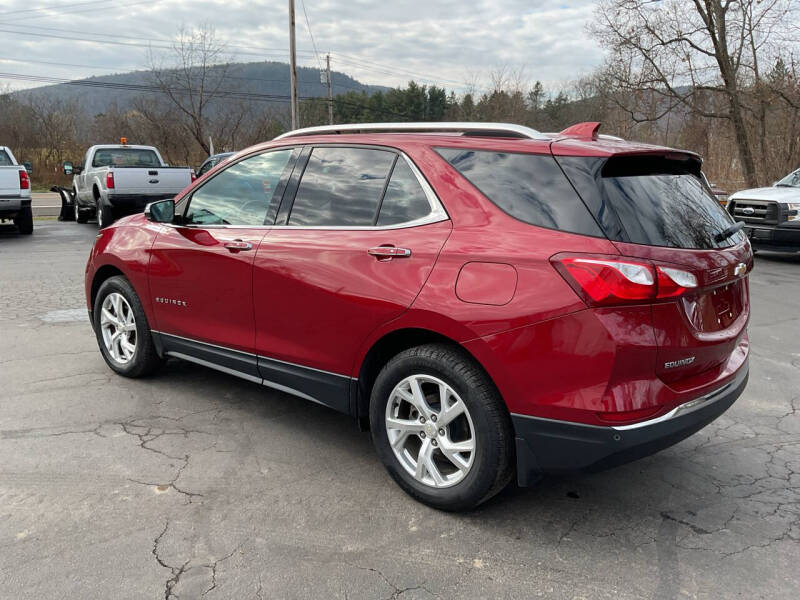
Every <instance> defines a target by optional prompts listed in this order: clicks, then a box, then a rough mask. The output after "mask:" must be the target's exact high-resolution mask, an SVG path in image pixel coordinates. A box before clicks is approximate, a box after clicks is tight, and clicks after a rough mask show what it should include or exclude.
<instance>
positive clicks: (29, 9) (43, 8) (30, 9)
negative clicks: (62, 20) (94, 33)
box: [0, 0, 111, 17]
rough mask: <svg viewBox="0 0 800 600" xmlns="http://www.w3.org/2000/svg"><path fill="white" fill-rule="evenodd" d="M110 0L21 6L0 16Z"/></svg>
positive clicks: (102, 2)
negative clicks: (32, 6)
mask: <svg viewBox="0 0 800 600" xmlns="http://www.w3.org/2000/svg"><path fill="white" fill-rule="evenodd" d="M110 1H111V0H90V1H89V2H76V3H74V4H51V5H49V6H39V7H35V8H21V9H19V10H7V11H5V12H1V13H0V17H5V16H6V15H16V14H19V13H32V12H41V11H45V10H53V9H56V8H72V7H74V6H86V5H87V4H104V3H106V2H110Z"/></svg>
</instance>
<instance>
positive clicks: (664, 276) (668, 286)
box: [656, 266, 697, 298]
mask: <svg viewBox="0 0 800 600" xmlns="http://www.w3.org/2000/svg"><path fill="white" fill-rule="evenodd" d="M656 270H657V271H658V297H659V298H674V297H675V296H680V295H681V294H683V293H684V292H685V291H686V290H690V289H692V288H696V287H697V277H695V276H694V274H693V273H689V271H684V270H683V269H674V268H672V267H662V266H658V267H656Z"/></svg>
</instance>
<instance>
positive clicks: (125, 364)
mask: <svg viewBox="0 0 800 600" xmlns="http://www.w3.org/2000/svg"><path fill="white" fill-rule="evenodd" d="M92 317H93V320H94V332H95V336H96V337H97V343H98V345H99V346H100V352H102V354H103V358H104V359H105V361H106V363H107V364H108V366H109V367H111V368H112V369H113V370H114V371H115V372H117V373H119V374H120V375H124V376H125V377H141V376H143V375H147V374H149V373H152V372H153V371H155V370H156V369H157V368H158V367H159V366H160V365H161V363H162V359H161V358H159V356H158V353H157V352H156V349H155V345H154V344H153V338H152V336H151V335H150V325H149V324H148V322H147V316H146V315H145V314H144V309H143V308H142V303H141V302H140V301H139V297H138V296H137V295H136V292H135V291H134V289H133V286H132V285H131V284H130V282H129V281H128V280H127V279H126V278H125V277H122V276H117V277H111V278H109V279H107V280H106V281H104V282H103V284H102V285H101V286H100V289H99V290H98V292H97V296H96V298H95V302H94V312H93V314H92Z"/></svg>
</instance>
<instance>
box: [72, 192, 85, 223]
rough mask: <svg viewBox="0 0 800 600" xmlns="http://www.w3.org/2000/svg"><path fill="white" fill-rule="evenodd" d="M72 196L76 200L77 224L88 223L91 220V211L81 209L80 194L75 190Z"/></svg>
mask: <svg viewBox="0 0 800 600" xmlns="http://www.w3.org/2000/svg"><path fill="white" fill-rule="evenodd" d="M72 195H73V197H74V198H75V206H74V210H75V222H76V223H80V224H83V223H86V222H87V221H88V220H89V211H88V210H87V209H85V208H81V205H80V203H79V202H78V193H77V192H76V191H75V190H74V189H73V192H72Z"/></svg>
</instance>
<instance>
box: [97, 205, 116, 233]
mask: <svg viewBox="0 0 800 600" xmlns="http://www.w3.org/2000/svg"><path fill="white" fill-rule="evenodd" d="M95 213H96V214H97V227H98V229H103V227H108V226H109V225H111V224H112V223H113V222H114V213H113V211H112V210H111V207H110V206H106V205H105V204H103V199H102V198H98V199H97V209H96V211H95Z"/></svg>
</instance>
